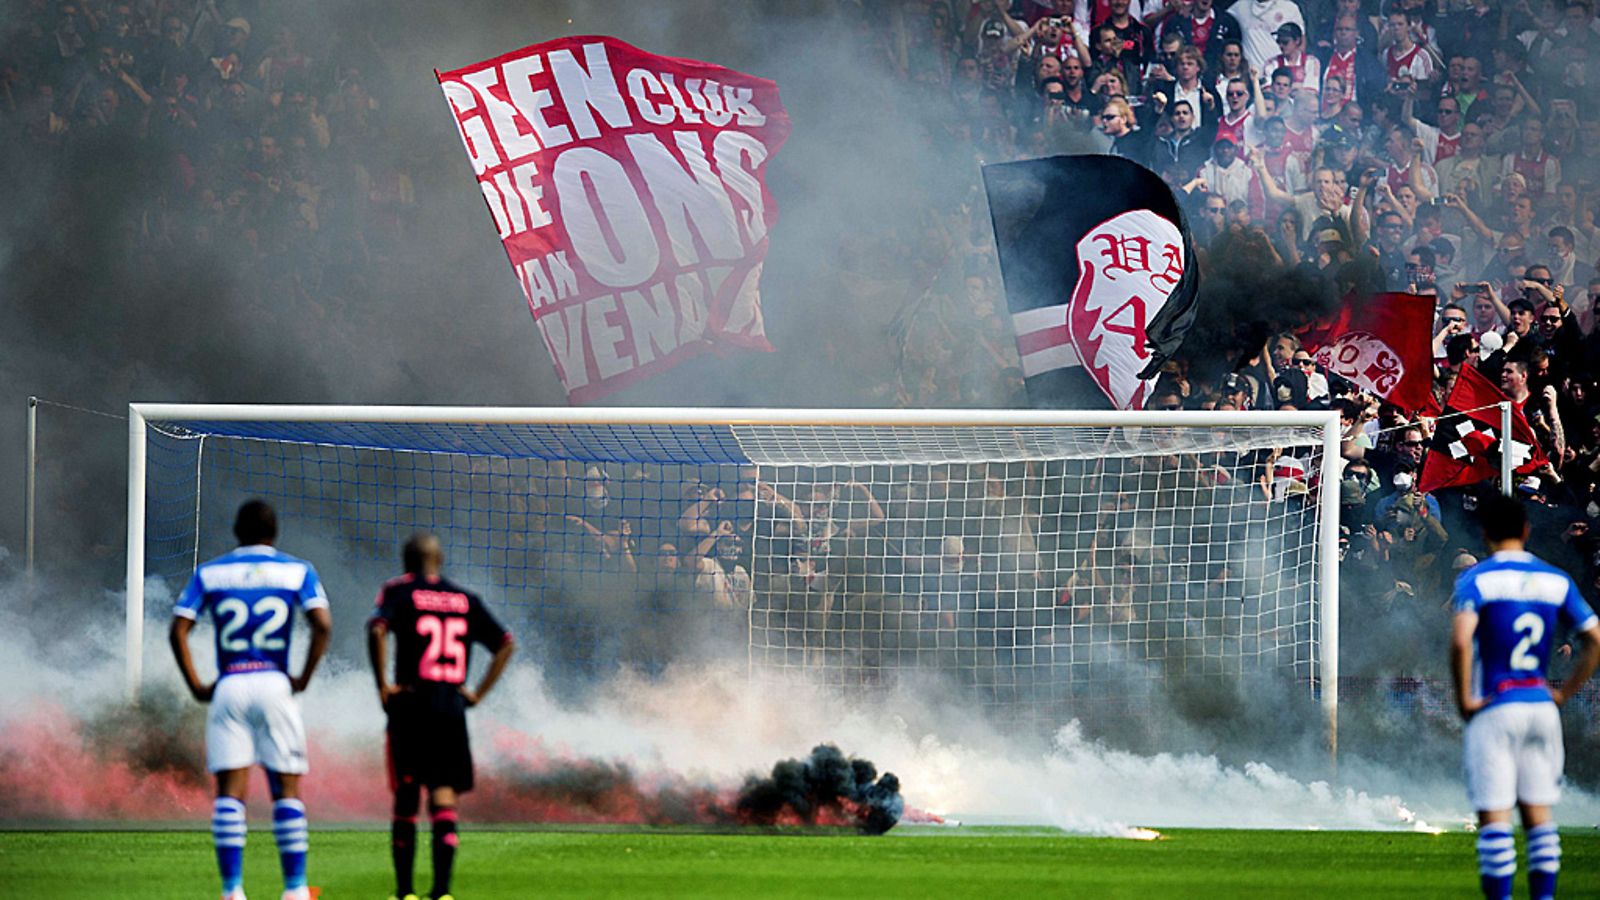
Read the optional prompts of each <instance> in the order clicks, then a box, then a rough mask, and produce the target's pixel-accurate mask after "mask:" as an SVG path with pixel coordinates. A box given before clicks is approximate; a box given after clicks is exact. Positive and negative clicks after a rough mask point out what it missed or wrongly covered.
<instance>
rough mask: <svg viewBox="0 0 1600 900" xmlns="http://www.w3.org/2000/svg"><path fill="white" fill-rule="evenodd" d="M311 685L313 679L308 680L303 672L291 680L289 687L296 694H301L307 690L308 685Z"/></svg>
mask: <svg viewBox="0 0 1600 900" xmlns="http://www.w3.org/2000/svg"><path fill="white" fill-rule="evenodd" d="M310 683H311V679H310V678H307V677H306V674H305V673H304V672H302V673H300V674H299V675H296V676H295V677H293V678H291V679H289V687H290V689H291V690H293V691H294V692H295V693H296V694H298V693H300V692H301V691H304V690H305V689H306V685H308V684H310Z"/></svg>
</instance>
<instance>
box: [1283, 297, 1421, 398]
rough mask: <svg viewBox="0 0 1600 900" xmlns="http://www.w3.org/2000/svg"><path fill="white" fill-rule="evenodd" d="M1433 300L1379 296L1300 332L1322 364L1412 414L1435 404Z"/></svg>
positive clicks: (1351, 306)
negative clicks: (1432, 330) (1432, 332)
mask: <svg viewBox="0 0 1600 900" xmlns="http://www.w3.org/2000/svg"><path fill="white" fill-rule="evenodd" d="M1433 302H1434V298H1432V297H1422V296H1418V295H1416V294H1376V295H1374V296H1372V297H1370V298H1368V299H1367V300H1365V301H1355V302H1352V303H1346V304H1345V306H1344V308H1343V309H1341V310H1340V311H1339V314H1338V315H1337V316H1335V317H1334V318H1333V320H1332V321H1329V322H1325V323H1323V324H1321V325H1316V326H1312V327H1311V328H1307V329H1305V330H1303V331H1301V332H1300V341H1301V343H1303V344H1304V345H1305V348H1306V350H1307V352H1309V353H1310V354H1311V355H1312V356H1314V357H1316V360H1317V365H1319V366H1322V367H1323V368H1325V369H1327V370H1328V371H1329V372H1331V373H1333V374H1335V375H1338V376H1340V377H1342V378H1345V379H1347V380H1349V381H1351V382H1354V383H1355V384H1356V386H1358V387H1360V388H1361V389H1362V390H1365V391H1369V392H1371V393H1373V394H1376V395H1377V396H1379V397H1382V398H1383V399H1385V400H1387V401H1389V402H1390V403H1393V404H1394V405H1396V406H1398V407H1400V408H1401V409H1404V410H1406V411H1408V412H1416V411H1417V410H1420V409H1426V408H1428V407H1429V406H1430V405H1431V404H1432V403H1433V345H1432V340H1433V335H1432V334H1431V329H1432V326H1433Z"/></svg>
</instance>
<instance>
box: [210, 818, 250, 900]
mask: <svg viewBox="0 0 1600 900" xmlns="http://www.w3.org/2000/svg"><path fill="white" fill-rule="evenodd" d="M244 835H245V822H244V801H243V800H236V799H234V798H233V797H218V798H217V799H216V801H215V802H213V803H212V804H211V841H212V843H214V844H216V845H217V871H219V872H221V873H222V892H223V893H224V894H226V893H228V892H229V891H232V890H235V889H237V888H238V887H239V885H241V884H243V883H244Z"/></svg>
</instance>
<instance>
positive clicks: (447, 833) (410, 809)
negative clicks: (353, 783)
mask: <svg viewBox="0 0 1600 900" xmlns="http://www.w3.org/2000/svg"><path fill="white" fill-rule="evenodd" d="M401 555H402V559H403V561H404V564H405V574H404V575H402V576H400V577H399V578H396V579H394V580H392V581H390V582H388V583H387V584H385V585H384V586H383V590H381V591H380V592H379V593H378V610H377V612H376V614H374V615H373V617H372V621H371V623H370V624H369V625H368V630H367V651H368V655H369V657H370V658H371V661H372V673H373V675H374V676H375V677H376V678H377V682H378V699H379V701H380V702H382V704H383V708H384V711H385V712H387V713H388V714H389V731H388V750H389V778H390V785H389V786H390V788H391V789H392V790H393V791H394V822H393V825H392V829H391V833H392V836H393V854H394V875H395V883H396V890H395V895H396V897H399V898H405V900H416V895H415V894H414V893H413V890H412V866H413V862H414V860H415V858H416V843H417V813H418V811H419V810H420V808H421V804H422V788H423V787H424V786H426V787H427V788H428V814H429V816H430V818H431V819H432V824H433V840H432V845H433V890H432V891H431V892H430V893H431V895H432V896H433V897H434V898H435V900H444V898H447V897H448V896H449V895H450V871H451V868H452V866H453V864H454V861H455V850H456V846H457V843H458V841H459V838H458V837H457V834H456V797H457V795H459V794H463V793H466V792H467V791H470V790H472V750H471V748H470V746H469V745H468V743H467V715H466V711H467V709H468V707H471V706H475V705H477V703H478V702H479V701H480V700H482V699H483V697H484V695H485V694H487V693H488V692H489V689H490V688H491V687H493V686H494V683H495V681H496V680H498V679H499V677H500V673H501V672H503V671H505V667H506V662H507V661H508V660H510V658H511V650H512V646H513V645H512V641H511V634H510V633H509V632H507V631H506V630H505V629H504V628H502V627H501V626H500V623H499V622H497V621H495V619H494V616H492V615H490V614H489V610H488V609H487V608H485V607H484V605H483V601H482V600H480V599H478V597H477V596H476V595H475V594H472V593H470V592H468V591H467V590H465V589H463V588H460V587H457V586H456V585H455V584H452V583H451V582H449V581H446V580H445V579H444V577H443V576H442V575H441V574H440V570H441V569H442V567H443V565H444V552H443V550H442V549H441V547H440V545H439V539H438V538H436V537H434V536H433V535H431V534H415V535H412V537H411V539H410V540H408V541H406V545H405V549H404V551H403V552H402V554H401ZM391 632H392V633H393V634H394V636H395V666H394V681H393V682H391V681H390V680H389V677H388V672H387V670H388V668H389V667H388V662H387V656H388V641H387V636H388V634H390V633H391ZM475 643H477V644H483V645H484V646H485V647H490V648H493V649H494V658H493V659H492V660H491V661H490V663H489V668H488V670H487V671H486V672H484V674H483V678H482V679H481V680H480V681H479V682H478V686H477V688H476V689H469V688H467V686H466V680H467V662H468V655H469V652H470V650H471V647H472V645H473V644H475Z"/></svg>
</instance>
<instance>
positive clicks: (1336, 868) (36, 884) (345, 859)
mask: <svg viewBox="0 0 1600 900" xmlns="http://www.w3.org/2000/svg"><path fill="white" fill-rule="evenodd" d="M251 825H252V830H251V834H250V844H249V847H248V848H247V850H246V876H245V888H246V890H247V891H250V893H251V896H252V897H255V898H257V900H261V898H268V900H272V898H276V897H277V896H278V893H279V891H280V890H281V888H280V883H279V881H278V876H277V858H276V855H275V854H274V852H273V847H272V838H271V836H270V832H269V831H268V830H267V829H266V828H265V827H264V826H263V824H261V823H255V822H252V823H251ZM422 837H423V841H422V847H421V848H420V853H419V858H418V866H417V868H418V881H419V883H420V884H422V885H423V886H424V887H426V885H427V882H426V880H425V879H426V876H427V872H428V862H427V844H426V826H424V829H423V835H422ZM1562 846H1563V849H1564V859H1563V865H1562V873H1561V892H1562V894H1564V895H1566V896H1571V897H1580V896H1596V895H1597V894H1600V833H1597V832H1596V831H1595V830H1593V829H1584V830H1569V831H1565V832H1563V834H1562ZM1476 869H1477V864H1476V859H1475V857H1474V853H1473V838H1472V835H1470V834H1464V833H1453V834H1446V835H1426V834H1392V833H1371V832H1310V831H1199V830H1174V831H1169V832H1166V833H1165V839H1163V840H1160V841H1154V842H1140V841H1128V840H1113V839H1106V838H1082V837H1072V836H1067V835H1062V834H1059V833H1055V832H1052V831H1049V830H1045V829H992V828H915V827H911V828H900V829H896V830H895V831H894V832H892V833H890V834H889V835H888V836H885V837H881V838H863V837H855V836H846V835H837V834H818V833H815V832H807V833H798V834H773V833H749V834H705V833H690V832H680V831H653V830H632V831H628V830H603V831H486V830H471V829H470V828H469V829H468V830H466V831H465V832H464V833H463V835H462V848H461V852H460V854H459V856H458V862H457V878H456V883H455V885H454V887H455V895H456V897H457V898H459V900H491V898H525V897H534V896H539V897H739V898H749V897H806V898H813V897H873V898H877V897H938V898H947V897H984V898H987V900H994V898H997V897H1030V896H1032V897H1037V896H1082V897H1117V896H1126V897H1186V898H1187V897H1240V896H1247V897H1289V896H1303V897H1342V896H1348V897H1372V896H1405V897H1470V896H1473V895H1474V894H1475V893H1476V890H1477V872H1476ZM310 871H311V881H312V883H313V884H315V885H318V886H319V887H321V889H322V897H323V898H325V900H344V898H378V900H381V898H384V897H387V896H388V895H389V891H390V888H391V887H392V884H391V881H390V874H389V853H388V836H387V834H385V833H382V832H377V831H333V830H324V831H316V830H313V832H312V844H311V862H310ZM1524 876H1525V872H1519V873H1518V894H1519V896H1522V895H1524V892H1525V891H1526V882H1525V880H1524ZM0 885H4V886H5V888H6V893H7V894H8V895H9V896H13V897H27V898H29V900H39V898H54V897H62V898H66V897H71V898H97V897H108V898H110V897H115V898H126V900H133V898H145V897H149V898H157V897H159V898H162V900H173V898H186V897H193V898H197V900H198V898H211V897H216V896H217V890H216V875H215V872H214V869H213V866H212V861H211V841H210V837H209V835H207V834H205V833H203V832H199V831H122V832H104V831H9V832H0Z"/></svg>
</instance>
